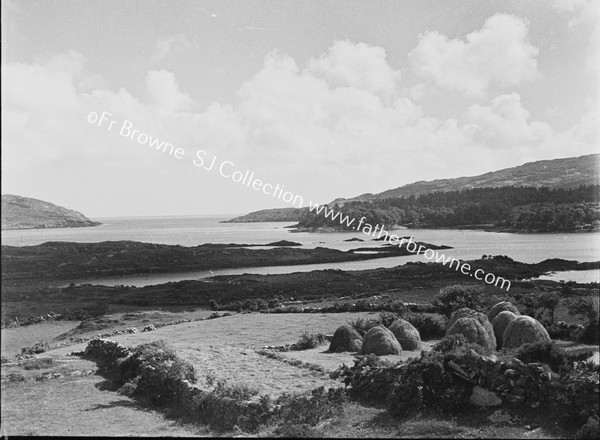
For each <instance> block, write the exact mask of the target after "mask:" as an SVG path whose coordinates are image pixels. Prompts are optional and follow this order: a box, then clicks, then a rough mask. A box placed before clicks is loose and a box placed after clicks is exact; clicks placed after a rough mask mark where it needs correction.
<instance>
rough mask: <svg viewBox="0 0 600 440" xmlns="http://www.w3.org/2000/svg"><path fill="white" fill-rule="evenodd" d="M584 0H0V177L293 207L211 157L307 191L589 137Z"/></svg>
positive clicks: (5, 183) (97, 207) (182, 211)
mask: <svg viewBox="0 0 600 440" xmlns="http://www.w3.org/2000/svg"><path fill="white" fill-rule="evenodd" d="M598 4H599V2H597V1H595V0H526V1H487V0H481V1H480V0H477V1H465V0H460V1H457V0H444V1H412V0H410V1H409V0H398V1H378V0H369V1H366V0H363V1H349V0H335V1H327V0H318V1H307V0H302V1H299V0H295V1H282V0H276V1H268V0H245V1H244V0H236V1H227V0H225V1H224V0H218V1H208V0H206V1H185V0H184V1H181V0H180V1H122V0H118V1H110V0H109V1H107V0H102V1H66V0H60V1H49V0H43V1H32V0H27V1H25V0H19V1H14V0H11V1H2V193H3V194H17V195H22V196H26V197H33V198H38V199H42V200H45V201H48V202H51V203H55V204H58V205H62V206H66V207H69V208H72V209H76V210H78V211H81V212H82V213H84V214H85V215H87V216H89V217H109V216H144V215H165V216H168V215H204V214H207V215H208V214H242V213H247V212H250V211H255V210H259V209H265V208H276V207H290V206H292V205H291V204H289V203H285V202H284V201H282V200H277V199H276V198H275V197H272V196H269V195H266V194H265V193H263V192H261V191H255V190H253V189H251V188H249V187H247V186H244V185H241V184H239V183H236V182H234V181H233V180H232V179H231V178H229V177H223V176H222V175H221V174H220V172H219V170H218V169H217V168H218V166H219V164H221V163H223V162H225V161H228V162H227V168H226V169H225V170H226V171H225V174H231V173H232V172H233V171H234V170H240V171H242V172H243V173H245V172H246V170H249V171H250V172H253V173H254V177H255V178H260V179H261V180H262V182H264V183H270V184H272V185H276V184H280V185H284V186H285V189H286V190H289V191H290V192H292V193H293V194H296V195H300V196H302V197H303V198H304V199H305V201H306V204H307V201H308V200H312V201H314V202H320V203H326V202H330V201H331V200H333V199H335V198H337V197H354V196H357V195H360V194H363V193H367V192H372V193H377V192H381V191H384V190H387V189H391V188H396V187H398V186H401V185H404V184H408V183H412V182H415V181H419V180H432V179H439V178H451V177H460V176H472V175H477V174H481V173H485V172H489V171H494V170H498V169H502V168H506V167H511V166H517V165H520V164H523V163H525V162H530V161H534V160H541V159H555V158H561V157H571V156H581V155H584V154H591V153H596V152H598V151H599V148H598V137H597V119H598V116H597V101H598V91H597V78H598V56H597V53H598V21H599V20H598V17H599V13H600V11H599V8H598ZM91 112H96V113H97V114H98V115H101V114H102V112H109V113H110V114H111V116H110V120H112V121H115V123H114V124H112V126H111V129H109V122H110V121H102V123H99V122H98V121H96V122H95V123H90V122H89V121H88V115H89V114H90V113H91ZM125 121H129V122H130V126H131V129H132V130H133V129H137V130H138V131H139V132H142V133H145V134H146V136H147V138H150V137H151V138H153V139H158V140H160V141H164V142H166V143H170V144H172V145H173V146H175V147H176V148H180V149H181V150H182V151H183V152H184V153H183V154H182V155H181V156H182V157H181V158H180V159H178V158H176V157H174V156H173V155H169V154H167V153H164V152H163V151H162V150H158V151H157V150H156V149H155V148H152V147H150V146H148V144H143V143H142V141H144V140H145V139H146V138H145V137H143V136H141V137H140V135H137V137H135V138H133V139H132V138H130V137H127V136H126V134H127V131H126V130H125V131H123V130H122V128H123V124H125ZM198 150H203V151H204V152H205V153H206V155H205V156H204V158H205V161H206V162H208V163H206V164H205V166H208V165H210V161H212V158H213V157H216V161H215V163H216V165H215V168H214V169H212V170H210V171H209V170H206V169H203V168H201V167H198V166H197V165H196V164H198V163H199V162H198V160H197V156H196V154H197V151H198ZM194 162H195V163H196V164H195V163H194ZM230 164H233V165H230Z"/></svg>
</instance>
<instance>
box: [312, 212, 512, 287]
mask: <svg viewBox="0 0 600 440" xmlns="http://www.w3.org/2000/svg"><path fill="white" fill-rule="evenodd" d="M308 210H309V212H312V213H315V214H317V215H321V214H322V215H323V216H324V217H325V218H327V219H329V220H331V221H333V222H335V221H336V220H337V221H338V222H339V224H340V225H341V226H343V227H345V228H347V229H353V230H355V231H360V232H362V233H363V234H366V235H368V236H370V237H374V238H377V239H380V240H383V241H384V242H388V243H390V244H392V245H397V246H398V247H399V248H401V247H402V246H405V248H406V250H407V251H408V252H410V253H413V254H417V255H420V254H422V255H423V256H424V257H425V258H427V259H428V260H432V261H435V262H436V263H442V266H446V265H448V267H449V268H450V269H452V268H453V267H452V266H453V264H454V265H455V267H454V270H457V271H460V272H461V273H462V274H463V275H468V276H470V277H473V278H475V279H476V280H479V281H484V282H485V283H486V284H490V285H494V286H496V287H499V288H501V289H506V291H508V290H509V289H510V285H511V284H510V281H509V280H507V279H505V278H502V277H499V276H496V275H494V274H493V273H490V272H488V273H486V272H485V271H484V270H483V269H476V270H474V271H472V268H471V265H470V264H469V263H461V261H460V260H457V259H456V258H452V257H446V256H445V255H444V254H440V253H439V252H438V251H437V250H435V249H430V248H428V247H427V246H425V245H423V244H418V243H415V242H414V241H413V237H412V236H410V237H408V238H406V237H398V236H397V235H396V234H390V233H389V232H388V231H386V230H385V229H384V228H385V225H381V226H379V225H375V226H373V225H371V224H370V223H365V220H366V219H367V218H366V217H364V216H363V217H361V218H360V219H359V220H358V222H356V218H353V217H350V216H348V215H346V214H342V213H341V212H340V211H336V210H334V209H331V208H329V207H328V206H325V205H318V204H316V203H312V201H311V202H309V208H308Z"/></svg>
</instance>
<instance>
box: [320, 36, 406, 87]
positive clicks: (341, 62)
mask: <svg viewBox="0 0 600 440" xmlns="http://www.w3.org/2000/svg"><path fill="white" fill-rule="evenodd" d="M308 70H309V71H310V73H311V74H313V75H315V76H317V77H322V78H325V79H326V80H327V82H328V83H329V84H330V85H331V86H332V87H355V88H360V89H364V90H367V91H369V92H373V93H378V94H385V95H390V94H392V93H393V92H394V90H395V89H396V83H397V81H398V80H399V79H400V72H399V71H396V70H394V69H392V68H391V67H390V65H389V64H388V63H387V59H386V53H385V49H383V48H382V47H377V46H370V45H368V44H365V43H358V44H352V43H351V42H350V41H336V42H335V43H334V44H333V45H332V46H331V47H330V48H329V52H328V53H327V54H324V55H321V57H319V58H316V59H315V58H312V59H311V60H310V61H309V63H308Z"/></svg>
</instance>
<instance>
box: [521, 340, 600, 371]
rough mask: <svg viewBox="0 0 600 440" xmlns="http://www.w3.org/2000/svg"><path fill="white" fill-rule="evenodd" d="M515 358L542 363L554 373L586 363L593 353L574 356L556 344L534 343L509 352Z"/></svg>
mask: <svg viewBox="0 0 600 440" xmlns="http://www.w3.org/2000/svg"><path fill="white" fill-rule="evenodd" d="M509 352H510V353H511V354H512V355H513V356H514V357H516V358H517V359H519V360H521V361H523V362H525V363H528V364H529V363H534V362H541V363H544V364H547V365H548V366H549V367H550V368H551V369H552V371H556V372H561V371H566V370H569V369H571V368H573V366H574V365H575V363H576V362H581V361H585V360H586V359H589V358H590V356H592V354H593V352H592V351H585V352H583V353H577V354H572V353H569V352H567V351H566V350H564V349H562V348H560V347H558V346H557V345H556V344H555V343H554V342H552V341H550V342H548V341H544V342H533V343H530V344H524V345H522V346H520V347H519V348H517V349H515V350H512V351H509Z"/></svg>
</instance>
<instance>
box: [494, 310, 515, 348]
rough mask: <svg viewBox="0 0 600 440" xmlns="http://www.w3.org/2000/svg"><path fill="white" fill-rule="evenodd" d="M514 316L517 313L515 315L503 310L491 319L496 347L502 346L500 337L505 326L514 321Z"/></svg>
mask: <svg viewBox="0 0 600 440" xmlns="http://www.w3.org/2000/svg"><path fill="white" fill-rule="evenodd" d="M516 317H517V315H515V314H514V313H513V312H510V311H508V310H505V311H503V312H500V313H498V314H497V315H496V317H495V318H494V320H493V321H492V328H493V329H494V336H496V344H497V347H498V348H502V338H503V337H504V332H505V331H506V327H508V324H510V323H511V322H512V321H514V320H515V319H516Z"/></svg>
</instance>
